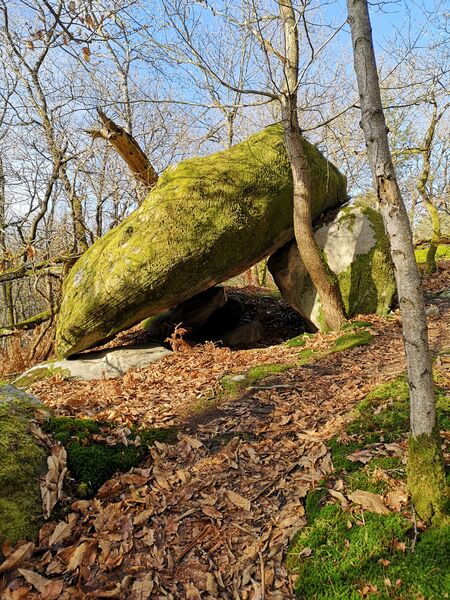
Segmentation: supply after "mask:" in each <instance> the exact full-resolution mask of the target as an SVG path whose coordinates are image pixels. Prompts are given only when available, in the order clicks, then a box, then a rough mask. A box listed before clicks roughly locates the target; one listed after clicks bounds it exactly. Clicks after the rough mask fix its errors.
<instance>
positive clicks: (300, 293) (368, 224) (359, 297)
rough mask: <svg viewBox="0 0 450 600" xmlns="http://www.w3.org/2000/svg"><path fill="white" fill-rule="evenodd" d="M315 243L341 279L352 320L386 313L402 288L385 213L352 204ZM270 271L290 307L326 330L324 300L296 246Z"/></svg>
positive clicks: (279, 255)
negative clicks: (383, 219) (390, 244)
mask: <svg viewBox="0 0 450 600" xmlns="http://www.w3.org/2000/svg"><path fill="white" fill-rule="evenodd" d="M315 238H316V241H317V243H318V245H319V247H320V248H321V249H322V250H323V255H324V257H325V259H326V261H327V263H328V266H329V267H330V269H331V270H332V271H333V272H334V273H335V274H336V276H337V281H338V283H339V288H340V290H341V295H342V300H343V302H344V306H345V310H346V313H347V316H348V317H352V316H354V315H356V314H360V313H363V314H364V313H378V314H385V313H386V312H387V311H388V310H389V308H390V306H391V303H392V300H393V298H394V294H395V289H396V288H395V279H394V270H393V267H392V263H391V259H390V254H389V241H388V239H387V236H386V233H385V231H384V227H383V222H382V219H381V216H380V214H379V213H378V212H376V211H375V210H373V209H372V208H370V207H368V206H365V205H364V204H362V203H357V204H354V205H347V206H345V207H343V208H341V209H340V210H339V211H338V213H337V214H336V216H335V217H334V218H333V220H332V221H330V222H328V223H326V224H325V225H323V226H322V227H320V228H319V229H318V230H317V231H316V233H315ZM268 267H269V270H270V272H271V273H272V276H273V278H274V280H275V283H276V284H277V286H278V288H279V290H280V292H281V294H282V296H283V298H284V299H285V300H286V302H287V303H288V304H289V305H290V306H292V307H293V308H295V310H297V311H298V312H299V313H300V314H301V315H302V316H303V317H304V318H305V319H306V320H307V321H308V322H309V323H310V324H311V325H312V326H313V327H312V328H314V327H316V328H318V329H325V322H324V319H323V314H322V306H321V302H320V298H319V296H318V294H317V290H316V289H315V287H314V286H313V284H312V281H311V278H310V277H309V275H308V273H307V271H306V268H305V265H304V264H303V262H302V260H301V258H300V254H299V252H298V249H297V245H296V244H295V242H289V243H288V244H286V245H285V246H283V248H281V249H280V250H278V251H277V252H276V253H275V254H273V255H272V256H271V257H270V259H269V261H268Z"/></svg>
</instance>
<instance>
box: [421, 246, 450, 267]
mask: <svg viewBox="0 0 450 600" xmlns="http://www.w3.org/2000/svg"><path fill="white" fill-rule="evenodd" d="M427 252H428V246H420V247H419V248H416V249H415V255H416V261H417V262H418V263H419V264H426V262H427ZM436 260H450V244H441V245H440V246H438V249H437V251H436Z"/></svg>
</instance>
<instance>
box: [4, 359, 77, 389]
mask: <svg viewBox="0 0 450 600" xmlns="http://www.w3.org/2000/svg"><path fill="white" fill-rule="evenodd" d="M54 363H55V361H48V362H46V363H42V365H39V366H37V367H32V368H31V369H29V370H28V371H26V372H25V373H23V374H22V375H19V377H18V378H17V379H14V382H13V383H14V385H15V386H16V387H18V388H23V389H26V388H29V387H30V386H32V385H33V384H34V383H38V382H39V381H44V380H45V379H49V378H50V377H54V376H55V375H59V376H60V377H70V371H68V370H67V369H63V368H62V367H58V366H56V365H55V364H54Z"/></svg>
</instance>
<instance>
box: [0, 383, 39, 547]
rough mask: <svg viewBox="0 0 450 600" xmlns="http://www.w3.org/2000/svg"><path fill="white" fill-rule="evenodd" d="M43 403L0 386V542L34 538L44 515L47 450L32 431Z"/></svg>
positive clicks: (8, 386) (7, 387)
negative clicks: (42, 491)
mask: <svg viewBox="0 0 450 600" xmlns="http://www.w3.org/2000/svg"><path fill="white" fill-rule="evenodd" d="M39 407H40V403H39V401H38V400H36V399H35V398H33V397H32V396H29V395H28V394H25V393H24V392H22V391H20V390H18V389H17V388H15V387H13V386H12V385H2V386H0V546H1V544H2V543H3V542H4V541H6V540H10V541H11V542H15V541H17V540H19V539H29V540H31V539H33V538H34V537H35V536H36V534H37V532H38V529H39V525H40V519H41V515H42V508H41V494H40V488H39V477H40V476H41V475H42V474H43V473H44V472H45V466H46V452H45V451H44V450H43V448H42V447H41V446H39V445H38V443H37V441H36V439H35V438H34V437H33V435H32V434H31V433H30V431H29V425H30V420H31V419H32V418H33V417H34V414H35V412H36V410H37V409H39Z"/></svg>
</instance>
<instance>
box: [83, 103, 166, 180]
mask: <svg viewBox="0 0 450 600" xmlns="http://www.w3.org/2000/svg"><path fill="white" fill-rule="evenodd" d="M97 112H98V114H99V117H100V119H101V121H102V127H101V128H100V129H98V128H94V129H86V133H88V134H89V135H90V136H91V137H92V138H93V139H94V140H95V139H97V138H102V139H104V140H106V141H107V142H109V143H110V144H111V146H112V147H113V148H114V149H115V150H116V152H117V153H118V154H119V156H121V157H122V158H123V160H124V161H125V162H126V164H127V165H128V168H129V169H130V171H131V172H132V173H133V175H134V177H136V178H137V179H138V180H139V181H141V182H142V183H144V185H145V186H146V187H147V188H148V189H150V188H152V187H153V186H154V185H155V183H156V182H157V181H158V174H157V173H156V171H155V169H154V168H153V167H152V165H151V164H150V161H149V160H148V158H147V156H146V155H145V153H144V151H143V150H142V148H141V147H140V146H139V144H138V143H137V141H136V140H135V139H134V137H133V136H132V135H130V134H129V133H128V132H127V131H125V129H124V128H123V127H121V126H120V125H117V123H114V121H113V120H112V119H110V118H109V117H107V116H106V115H105V113H104V112H103V111H102V110H100V109H99V108H97Z"/></svg>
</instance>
